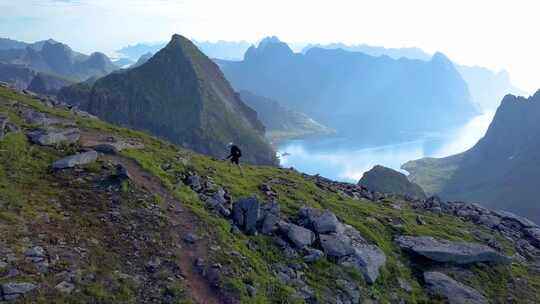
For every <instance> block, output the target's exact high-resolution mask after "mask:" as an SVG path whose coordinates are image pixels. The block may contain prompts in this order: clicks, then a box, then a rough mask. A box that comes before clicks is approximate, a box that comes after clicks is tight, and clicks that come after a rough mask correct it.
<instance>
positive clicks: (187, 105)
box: [88, 35, 276, 164]
mask: <svg viewBox="0 0 540 304" xmlns="http://www.w3.org/2000/svg"><path fill="white" fill-rule="evenodd" d="M88 110H89V111H90V112H92V113H94V114H96V115H98V116H99V117H101V118H103V119H105V120H107V121H112V122H115V123H119V124H121V125H125V126H130V127H133V128H137V129H142V130H146V131H149V132H151V133H153V134H156V135H158V136H163V137H165V138H167V139H168V140H170V141H172V142H174V143H178V144H182V145H184V146H186V147H189V148H191V149H193V150H195V151H198V152H201V153H205V154H209V155H212V156H215V157H223V156H224V155H225V154H226V152H227V151H226V146H227V143H229V142H234V143H236V144H237V145H239V146H240V147H241V148H242V150H244V152H245V160H247V161H249V162H252V163H258V164H276V158H275V152H274V151H273V149H272V148H271V147H270V145H269V144H268V143H267V142H266V140H265V138H264V127H263V125H262V124H261V122H260V121H259V120H258V119H257V114H256V112H255V111H253V110H252V109H251V108H249V107H248V106H246V105H245V104H244V103H243V102H242V101H241V100H240V98H239V97H238V95H237V94H236V93H235V92H234V91H233V90H232V89H231V87H230V85H229V83H228V82H227V81H226V80H225V78H224V77H223V75H222V73H221V71H220V70H219V68H218V67H217V66H216V65H215V64H214V63H213V62H212V61H211V60H210V59H208V58H207V57H206V56H205V55H203V54H202V53H201V52H200V51H199V50H198V49H197V47H196V46H194V45H193V44H192V43H191V42H190V41H189V40H188V39H186V38H184V37H181V36H179V35H175V36H173V38H172V40H171V42H170V43H169V44H168V45H167V46H166V47H165V48H164V49H162V50H161V51H160V52H158V53H157V54H156V55H155V56H154V57H152V58H151V59H149V60H148V62H146V63H145V64H143V65H142V66H140V67H137V68H134V69H130V70H127V71H125V72H120V73H114V74H111V75H109V76H107V77H104V78H102V79H99V80H98V81H97V82H96V83H95V85H94V86H93V88H92V91H91V93H90V97H89V102H88Z"/></svg>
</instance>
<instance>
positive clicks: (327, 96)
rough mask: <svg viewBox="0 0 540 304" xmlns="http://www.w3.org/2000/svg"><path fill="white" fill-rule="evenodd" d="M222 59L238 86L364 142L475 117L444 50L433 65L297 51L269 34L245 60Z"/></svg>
mask: <svg viewBox="0 0 540 304" xmlns="http://www.w3.org/2000/svg"><path fill="white" fill-rule="evenodd" d="M218 63H219V65H220V67H221V69H222V70H223V72H224V73H225V76H226V77H227V79H229V81H231V83H232V85H233V87H235V89H237V90H247V91H250V92H253V93H254V94H257V95H260V96H266V97H269V98H271V99H274V100H277V101H279V102H280V103H281V104H282V105H284V106H286V107H289V108H291V109H292V110H295V111H299V112H303V113H306V114H308V115H309V116H310V117H313V118H314V119H315V120H317V121H319V122H321V123H323V124H324V125H326V126H328V127H331V128H333V129H336V130H337V131H338V132H340V133H341V134H345V135H351V136H355V137H357V138H361V139H362V140H364V141H371V142H374V141H381V140H382V141H384V140H387V141H395V140H396V138H402V137H403V135H404V134H413V133H414V134H416V133H421V132H427V131H430V132H433V131H442V130H446V129H448V128H451V127H455V126H458V125H461V124H463V123H464V122H465V121H467V120H469V119H470V118H471V117H473V116H474V115H476V114H477V110H476V109H475V108H474V106H473V104H472V102H471V98H470V95H469V91H468V88H467V84H466V83H465V82H464V81H463V79H462V78H461V76H460V74H459V73H458V72H457V70H456V69H455V68H454V65H453V63H452V62H451V61H450V60H449V59H448V58H446V57H445V56H444V55H443V54H441V53H437V54H435V55H434V56H433V58H432V59H431V60H430V61H428V62H426V61H420V60H410V59H400V60H395V59H392V58H390V57H386V56H380V57H373V56H369V55H366V54H364V53H359V52H349V51H345V50H342V49H337V50H328V49H321V48H312V49H310V50H308V51H307V52H306V53H305V54H296V53H294V52H293V51H292V50H291V49H290V48H289V46H288V45H287V44H286V43H283V42H281V41H279V40H276V39H275V38H270V39H266V40H263V41H262V42H261V43H260V44H259V46H258V47H255V46H252V47H250V48H249V49H248V51H247V52H246V54H245V57H244V60H243V61H240V62H234V61H225V60H220V61H218Z"/></svg>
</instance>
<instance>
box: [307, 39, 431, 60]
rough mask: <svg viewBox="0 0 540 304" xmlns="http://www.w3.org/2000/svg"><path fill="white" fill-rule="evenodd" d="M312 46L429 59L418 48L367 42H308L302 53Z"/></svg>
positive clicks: (396, 57)
mask: <svg viewBox="0 0 540 304" xmlns="http://www.w3.org/2000/svg"><path fill="white" fill-rule="evenodd" d="M312 48H321V49H343V50H346V51H351V52H362V53H364V54H367V55H371V56H376V57H377V56H388V57H391V58H393V59H400V58H408V59H419V60H426V61H427V60H430V59H431V56H432V55H430V54H428V53H426V52H424V51H423V50H422V49H419V48H385V47H382V46H371V45H368V44H358V45H347V44H344V43H330V44H308V45H307V46H306V47H304V48H303V49H302V53H304V54H305V53H307V51H309V50H310V49H312Z"/></svg>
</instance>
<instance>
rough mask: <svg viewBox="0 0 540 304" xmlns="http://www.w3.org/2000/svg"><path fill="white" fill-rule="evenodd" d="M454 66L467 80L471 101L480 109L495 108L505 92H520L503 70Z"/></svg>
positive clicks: (489, 109) (491, 109)
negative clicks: (495, 70) (496, 71)
mask: <svg viewBox="0 0 540 304" xmlns="http://www.w3.org/2000/svg"><path fill="white" fill-rule="evenodd" d="M456 68H457V70H458V71H459V73H460V74H461V76H462V77H463V79H464V80H465V81H466V82H467V85H468V86H469V91H470V92H471V96H472V99H473V102H474V103H475V104H476V106H477V107H478V109H479V110H480V111H483V112H485V111H494V110H496V109H497V107H498V106H499V102H500V101H501V100H502V99H503V97H504V96H505V95H506V94H514V95H517V94H521V91H520V90H518V89H516V88H515V87H514V86H513V85H512V82H511V81H510V75H509V74H508V72H506V71H504V70H503V71H500V72H498V73H495V72H493V71H491V70H489V69H486V68H482V67H470V66H463V65H457V66H456Z"/></svg>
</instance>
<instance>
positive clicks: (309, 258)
mask: <svg viewBox="0 0 540 304" xmlns="http://www.w3.org/2000/svg"><path fill="white" fill-rule="evenodd" d="M306 251H307V254H306V255H305V256H304V257H303V260H304V262H306V263H315V262H317V261H318V260H320V259H322V258H323V257H324V252H322V251H320V250H318V249H314V248H307V249H306Z"/></svg>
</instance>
